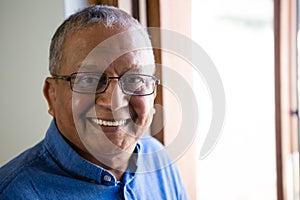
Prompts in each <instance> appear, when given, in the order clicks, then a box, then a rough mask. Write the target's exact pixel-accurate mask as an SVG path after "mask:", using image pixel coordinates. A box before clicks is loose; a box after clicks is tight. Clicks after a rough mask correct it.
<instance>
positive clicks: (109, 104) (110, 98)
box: [96, 79, 130, 111]
mask: <svg viewBox="0 0 300 200" xmlns="http://www.w3.org/2000/svg"><path fill="white" fill-rule="evenodd" d="M129 98H130V97H128V95H126V94H124V93H123V91H122V89H121V87H120V85H119V84H118V80H116V79H112V80H110V82H109V85H108V87H107V89H106V90H105V92H104V93H101V94H97V95H96V104H97V105H99V106H102V107H106V108H107V109H109V110H111V111H117V110H119V109H121V108H124V107H126V106H128V104H129Z"/></svg>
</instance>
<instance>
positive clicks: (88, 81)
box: [76, 75, 100, 85]
mask: <svg viewBox="0 0 300 200" xmlns="http://www.w3.org/2000/svg"><path fill="white" fill-rule="evenodd" d="M99 80H100V77H99V76H96V75H81V76H77V77H76V84H83V85H94V84H98V82H99Z"/></svg>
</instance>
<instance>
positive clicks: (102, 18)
mask: <svg viewBox="0 0 300 200" xmlns="http://www.w3.org/2000/svg"><path fill="white" fill-rule="evenodd" d="M94 24H103V25H105V26H106V27H112V26H114V25H118V26H122V27H128V26H136V27H142V25H141V24H140V23H139V22H138V21H137V20H135V19H134V18H133V17H132V16H130V15H129V14H128V13H126V12H124V11H122V10H120V9H118V8H115V7H112V6H100V5H96V6H91V7H87V8H85V9H83V10H81V11H79V12H77V13H75V14H73V15H71V16H70V17H69V18H68V19H66V20H65V21H64V22H63V23H62V24H61V25H60V26H59V27H58V29H57V30H56V32H55V33H54V35H53V37H52V40H51V44H50V53H49V71H50V74H52V75H55V74H58V73H59V70H60V62H61V60H62V57H63V51H62V47H63V43H64V40H65V38H66V37H67V36H68V35H70V34H72V33H74V32H76V31H78V30H80V29H84V28H86V27H89V26H91V25H94Z"/></svg>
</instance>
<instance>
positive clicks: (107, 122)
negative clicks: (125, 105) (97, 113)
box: [92, 118, 127, 127]
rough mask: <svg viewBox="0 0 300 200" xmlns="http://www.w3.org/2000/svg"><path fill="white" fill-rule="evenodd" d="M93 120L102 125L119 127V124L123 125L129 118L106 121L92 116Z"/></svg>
mask: <svg viewBox="0 0 300 200" xmlns="http://www.w3.org/2000/svg"><path fill="white" fill-rule="evenodd" d="M92 122H94V123H95V124H98V125H100V126H112V127H118V126H123V125H124V124H126V122H127V120H126V119H123V120H118V121H106V120H102V119H98V118H92Z"/></svg>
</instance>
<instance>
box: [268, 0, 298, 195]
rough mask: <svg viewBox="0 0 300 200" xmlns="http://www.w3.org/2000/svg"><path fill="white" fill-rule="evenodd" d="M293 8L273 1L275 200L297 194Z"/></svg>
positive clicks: (288, 1) (286, 0)
mask: <svg viewBox="0 0 300 200" xmlns="http://www.w3.org/2000/svg"><path fill="white" fill-rule="evenodd" d="M297 7H298V6H297V1H296V0H274V47H275V48H274V64H275V122H276V165H277V199H278V200H285V199H290V198H293V199H295V198H294V197H296V196H298V195H299V194H298V192H299V185H298V183H299V154H298V151H299V149H298V140H299V136H298V102H297V101H298V94H297ZM295 195H296V196H295ZM298 198H299V197H296V199H298Z"/></svg>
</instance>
